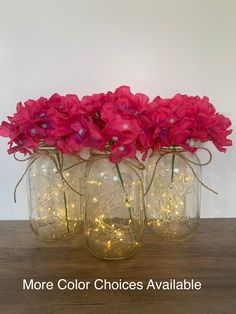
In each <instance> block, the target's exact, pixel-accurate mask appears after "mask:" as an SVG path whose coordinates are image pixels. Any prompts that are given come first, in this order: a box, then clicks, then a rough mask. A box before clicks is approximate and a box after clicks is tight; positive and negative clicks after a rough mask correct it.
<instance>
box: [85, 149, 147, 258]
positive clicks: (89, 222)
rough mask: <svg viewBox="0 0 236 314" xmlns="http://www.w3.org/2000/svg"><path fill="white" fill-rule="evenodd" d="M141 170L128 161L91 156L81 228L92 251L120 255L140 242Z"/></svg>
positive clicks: (127, 254)
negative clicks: (116, 161)
mask: <svg viewBox="0 0 236 314" xmlns="http://www.w3.org/2000/svg"><path fill="white" fill-rule="evenodd" d="M141 176H142V171H140V170H138V169H137V168H135V170H134V169H132V166H131V165H130V161H124V162H120V163H118V164H114V163H111V162H110V161H109V158H103V157H99V155H98V156H97V157H93V160H92V161H89V162H88V164H87V170H86V175H85V187H84V188H85V218H84V231H85V237H86V240H87V244H88V247H89V249H90V250H91V252H92V253H93V254H94V255H95V256H97V257H100V258H103V259H123V258H127V257H130V256H132V255H134V254H135V253H136V252H137V251H138V249H139V248H140V246H141V241H142V236H143V229H144V210H143V209H144V206H143V189H142V180H141Z"/></svg>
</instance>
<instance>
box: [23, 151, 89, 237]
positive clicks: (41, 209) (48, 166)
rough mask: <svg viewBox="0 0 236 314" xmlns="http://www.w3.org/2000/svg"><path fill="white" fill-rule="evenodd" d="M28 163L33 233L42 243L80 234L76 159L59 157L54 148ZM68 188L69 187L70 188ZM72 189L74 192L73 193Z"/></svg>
mask: <svg viewBox="0 0 236 314" xmlns="http://www.w3.org/2000/svg"><path fill="white" fill-rule="evenodd" d="M34 159H35V161H33V163H32V160H30V161H29V162H28V172H27V190H28V203H29V219H30V225H31V228H32V230H33V232H34V233H35V234H36V235H37V237H38V238H39V239H41V240H44V241H50V240H58V239H68V238H71V237H73V236H75V235H77V234H78V233H79V232H81V231H82V226H83V221H82V216H83V215H82V201H81V196H80V195H79V194H77V193H76V192H75V191H78V192H79V193H80V191H81V184H82V181H83V173H82V171H81V170H82V169H81V166H79V165H77V166H75V167H72V168H71V169H68V170H66V171H63V172H59V171H58V170H59V169H60V168H61V167H62V166H63V168H64V169H66V168H67V167H69V166H72V165H74V164H76V163H78V159H77V157H76V156H75V155H62V154H61V153H59V152H58V151H57V150H56V149H55V148H54V147H42V148H39V149H38V150H37V151H36V152H35V153H34ZM69 185H70V186H71V187H70V186H69ZM72 189H74V190H75V191H73V190H72Z"/></svg>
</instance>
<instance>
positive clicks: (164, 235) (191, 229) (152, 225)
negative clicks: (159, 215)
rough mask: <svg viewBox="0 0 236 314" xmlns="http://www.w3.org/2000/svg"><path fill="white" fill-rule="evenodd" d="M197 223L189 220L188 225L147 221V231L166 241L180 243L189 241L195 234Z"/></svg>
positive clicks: (155, 220)
mask: <svg viewBox="0 0 236 314" xmlns="http://www.w3.org/2000/svg"><path fill="white" fill-rule="evenodd" d="M198 227H199V222H196V219H194V220H192V221H191V219H189V220H188V223H179V222H175V221H171V222H162V221H160V220H159V219H152V220H148V223H147V228H148V231H149V232H150V233H152V234H154V235H155V236H157V237H158V238H160V239H162V240H166V241H172V242H181V241H187V240H189V239H191V238H192V237H193V236H194V235H195V234H196V232H197V230H198Z"/></svg>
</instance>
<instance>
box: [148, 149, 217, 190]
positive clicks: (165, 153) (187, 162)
mask: <svg viewBox="0 0 236 314" xmlns="http://www.w3.org/2000/svg"><path fill="white" fill-rule="evenodd" d="M197 149H198V150H204V151H206V152H207V153H208V154H209V159H208V160H207V161H206V162H204V163H201V162H196V161H194V160H191V159H189V158H187V157H186V156H184V155H183V154H182V153H184V152H186V151H185V150H184V149H181V150H175V149H173V150H168V151H165V150H160V152H159V154H160V156H159V158H158V159H157V161H156V163H155V166H154V170H153V173H152V176H151V180H150V183H149V185H148V188H147V190H146V192H145V193H144V196H146V195H147V193H148V192H149V190H150V188H151V185H152V183H153V180H154V177H155V173H156V169H157V165H158V164H159V162H160V161H161V159H162V158H163V157H164V156H166V155H169V154H172V155H174V156H175V155H177V156H178V157H179V158H181V159H183V160H184V161H185V162H186V164H187V166H188V167H189V168H190V170H191V171H192V173H193V176H194V177H195V179H196V180H197V181H198V182H199V183H200V184H201V185H202V186H203V187H204V188H206V189H207V190H209V191H211V192H212V193H215V194H218V193H217V192H216V191H214V190H213V189H211V188H210V187H209V186H207V185H206V184H205V183H203V182H202V180H200V179H199V177H198V176H197V174H196V171H195V170H194V168H193V166H192V165H196V166H199V167H203V166H206V165H208V164H209V163H210V162H211V161H212V153H211V152H210V150H209V149H207V148H205V147H197Z"/></svg>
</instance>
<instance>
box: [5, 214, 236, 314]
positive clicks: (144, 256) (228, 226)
mask: <svg viewBox="0 0 236 314" xmlns="http://www.w3.org/2000/svg"><path fill="white" fill-rule="evenodd" d="M30 278H33V279H34V280H36V281H37V280H39V281H43V280H44V281H52V282H54V283H56V282H57V281H58V279H61V278H65V279H66V280H68V281H69V280H74V279H76V278H78V279H79V280H82V281H91V282H93V281H94V280H96V279H97V278H106V279H107V280H110V281H116V280H117V279H122V280H128V281H142V282H144V283H147V282H148V280H149V279H150V278H152V279H153V280H155V281H162V280H169V279H171V278H175V279H176V280H183V279H184V278H186V279H194V280H198V281H200V282H201V283H202V288H201V290H193V291H192V290H191V291H176V290H172V291H163V290H160V291H156V290H141V291H139V290H133V291H132V290H128V291H124V290H121V291H109V290H108V291H107V290H100V291H97V290H96V289H94V288H93V287H92V288H90V289H89V290H87V291H86V290H85V291H78V290H72V291H68V290H64V291H61V290H59V289H57V287H55V288H54V289H53V290H50V291H49V290H38V291H34V290H33V291H31V290H30V291H29V290H28V291H24V290H23V289H22V280H23V279H30ZM0 313H4V314H7V313H14V314H18V313H32V314H36V313H40V314H45V313H65V314H68V313H96V314H97V313H108V314H110V313H111V314H113V313H145V314H146V313H161V314H166V313H171V314H172V313H173V314H179V313H180V314H185V313H187V314H194V313H196V314H205V313H206V314H211V313H212V314H218V313H219V314H231V313H232V314H233V313H236V219H202V221H201V225H200V228H199V232H198V234H197V235H196V236H195V237H194V238H193V239H191V240H189V241H188V242H182V243H173V242H160V241H157V239H156V238H155V237H152V236H150V235H148V234H146V235H145V237H144V243H143V248H142V249H141V250H140V252H139V253H138V254H137V255H136V256H134V257H133V258H131V259H128V260H121V261H103V260H99V259H97V258H96V257H94V256H92V255H91V253H90V252H89V251H88V250H87V248H86V246H85V242H84V239H83V237H82V235H81V237H80V238H77V239H73V240H70V241H67V242H60V243H59V242H56V243H49V244H46V243H43V242H40V241H38V240H37V239H36V238H35V237H34V235H33V234H32V232H31V230H30V228H29V226H28V222H27V221H1V222H0Z"/></svg>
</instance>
